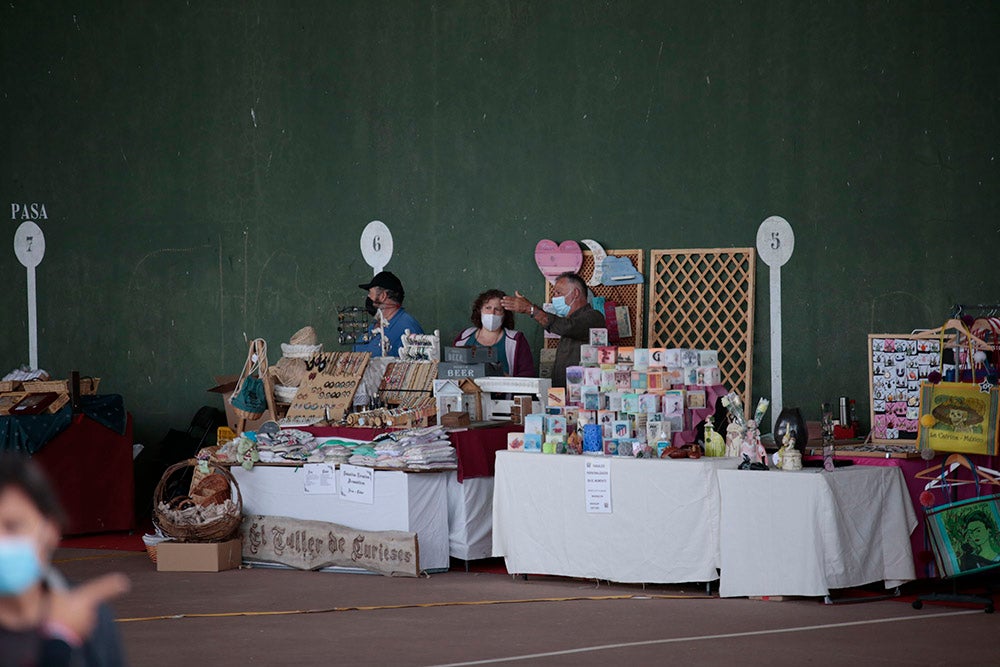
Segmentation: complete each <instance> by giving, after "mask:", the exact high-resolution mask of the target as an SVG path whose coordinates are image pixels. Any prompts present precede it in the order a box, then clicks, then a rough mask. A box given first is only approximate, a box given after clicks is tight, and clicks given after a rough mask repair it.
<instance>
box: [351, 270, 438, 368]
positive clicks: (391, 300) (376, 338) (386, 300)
mask: <svg viewBox="0 0 1000 667" xmlns="http://www.w3.org/2000/svg"><path fill="white" fill-rule="evenodd" d="M358 287H360V288H361V289H366V290H368V298H369V299H370V300H371V302H372V305H373V306H374V307H375V309H376V314H375V321H374V322H372V324H371V326H370V327H369V329H368V333H369V334H371V339H370V340H369V341H368V342H367V343H364V344H361V343H358V344H356V345H355V346H354V351H355V352H371V353H372V356H373V357H381V356H382V349H383V348H382V337H383V336H384V337H385V339H386V340H387V341H388V343H389V349H388V351H387V352H386V356H389V357H398V356H399V347H400V342H401V340H402V338H403V334H404V333H406V331H407V330H409V332H410V333H412V334H422V333H423V332H424V330H423V327H421V326H420V323H419V322H417V321H416V320H415V319H413V316H412V315H410V314H409V313H408V312H406V310H404V309H403V296H404V292H403V283H401V282H399V278H397V277H396V275H395V274H394V273H392V272H391V271H382V272H380V273H377V274H375V277H374V278H372V279H371V281H370V282H367V283H362V284H360V285H358Z"/></svg>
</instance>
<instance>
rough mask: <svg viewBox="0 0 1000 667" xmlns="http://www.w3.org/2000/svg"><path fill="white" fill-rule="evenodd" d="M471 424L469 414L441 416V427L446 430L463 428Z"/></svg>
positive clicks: (458, 413)
mask: <svg viewBox="0 0 1000 667" xmlns="http://www.w3.org/2000/svg"><path fill="white" fill-rule="evenodd" d="M469 423H470V420H469V413H468V412H446V413H445V414H443V415H441V426H444V427H445V428H461V427H463V426H468V425H469Z"/></svg>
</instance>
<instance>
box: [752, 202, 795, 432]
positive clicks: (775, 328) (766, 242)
mask: <svg viewBox="0 0 1000 667" xmlns="http://www.w3.org/2000/svg"><path fill="white" fill-rule="evenodd" d="M793 250H795V234H793V233H792V226H791V225H789V224H788V221H787V220H785V219H784V218H782V217H780V216H777V215H772V216H771V217H769V218H768V219H766V220H765V221H764V222H762V223H760V227H758V228H757V254H758V255H760V258H761V259H762V260H764V263H765V264H767V265H768V266H769V267H770V268H771V414H772V415H774V416H777V415H779V414H781V409H782V396H781V267H782V265H783V264H785V262H787V261H788V260H789V258H791V256H792V251H793Z"/></svg>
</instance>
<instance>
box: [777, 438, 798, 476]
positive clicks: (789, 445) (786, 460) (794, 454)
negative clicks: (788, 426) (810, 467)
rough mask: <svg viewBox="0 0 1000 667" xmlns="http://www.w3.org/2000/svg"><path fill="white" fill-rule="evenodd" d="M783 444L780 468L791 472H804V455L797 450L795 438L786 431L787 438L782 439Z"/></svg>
mask: <svg viewBox="0 0 1000 667" xmlns="http://www.w3.org/2000/svg"><path fill="white" fill-rule="evenodd" d="M781 442H782V448H781V449H782V453H781V465H780V466H778V467H780V468H781V469H782V470H785V471H789V472H794V471H796V470H802V454H801V453H800V452H799V450H798V449H796V448H795V436H793V435H792V434H791V433H789V432H788V431H785V436H784V437H783V438H782V439H781Z"/></svg>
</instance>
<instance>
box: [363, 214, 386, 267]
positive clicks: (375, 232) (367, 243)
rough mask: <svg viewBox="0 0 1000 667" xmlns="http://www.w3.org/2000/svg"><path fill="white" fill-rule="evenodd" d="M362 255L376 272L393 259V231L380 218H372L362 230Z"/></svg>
mask: <svg viewBox="0 0 1000 667" xmlns="http://www.w3.org/2000/svg"><path fill="white" fill-rule="evenodd" d="M361 255H362V256H363V257H364V258H365V262H366V263H367V264H368V266H370V267H372V269H374V270H375V273H378V272H379V271H382V270H383V269H384V268H385V265H386V264H388V263H389V260H390V259H392V232H390V231H389V228H388V227H386V226H385V224H384V223H382V222H381V221H379V220H372V221H371V222H369V223H368V224H367V225H366V226H365V229H364V231H363V232H361Z"/></svg>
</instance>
